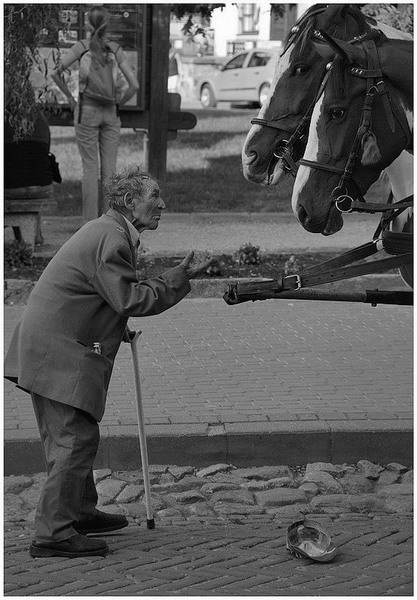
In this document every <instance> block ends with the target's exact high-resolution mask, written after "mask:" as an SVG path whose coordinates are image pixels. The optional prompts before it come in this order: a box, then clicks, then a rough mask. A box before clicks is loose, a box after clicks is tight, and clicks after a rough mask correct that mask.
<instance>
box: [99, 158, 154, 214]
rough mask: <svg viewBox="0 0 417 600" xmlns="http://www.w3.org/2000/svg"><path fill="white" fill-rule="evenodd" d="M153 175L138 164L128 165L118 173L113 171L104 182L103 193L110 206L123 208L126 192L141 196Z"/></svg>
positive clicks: (152, 179)
mask: <svg viewBox="0 0 417 600" xmlns="http://www.w3.org/2000/svg"><path fill="white" fill-rule="evenodd" d="M150 181H152V182H155V183H157V181H156V179H155V177H153V175H151V174H150V173H148V172H147V171H145V170H143V169H142V168H141V167H140V166H138V165H128V166H127V167H125V168H124V169H123V170H122V171H120V172H119V173H113V175H111V176H110V177H108V178H107V179H106V181H105V182H104V186H103V189H104V195H105V198H106V200H107V201H108V203H109V206H110V208H114V209H116V210H118V209H120V208H125V198H126V194H128V195H131V196H136V197H139V198H141V197H142V195H143V193H144V191H145V190H146V189H148V186H149V183H150Z"/></svg>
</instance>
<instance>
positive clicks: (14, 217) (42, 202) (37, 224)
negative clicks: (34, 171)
mask: <svg viewBox="0 0 417 600" xmlns="http://www.w3.org/2000/svg"><path fill="white" fill-rule="evenodd" d="M52 193H53V188H52V185H46V186H29V187H24V188H13V189H6V190H5V194H4V227H12V228H13V233H14V237H15V239H16V240H18V241H23V242H25V243H26V244H29V245H30V246H31V248H32V251H34V250H35V245H36V244H42V243H43V236H42V232H41V220H40V219H41V212H42V211H43V210H45V209H47V208H48V209H50V208H51V207H55V206H56V202H55V200H54V199H53V195H52Z"/></svg>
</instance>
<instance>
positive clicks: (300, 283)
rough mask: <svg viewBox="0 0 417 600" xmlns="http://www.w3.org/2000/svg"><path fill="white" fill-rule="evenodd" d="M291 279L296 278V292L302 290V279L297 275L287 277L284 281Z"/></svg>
mask: <svg viewBox="0 0 417 600" xmlns="http://www.w3.org/2000/svg"><path fill="white" fill-rule="evenodd" d="M291 277H295V283H296V285H297V287H296V288H295V289H296V290H300V289H301V288H302V287H303V286H302V282H301V277H300V276H299V275H297V274H294V275H287V277H284V279H287V280H288V279H290V278H291Z"/></svg>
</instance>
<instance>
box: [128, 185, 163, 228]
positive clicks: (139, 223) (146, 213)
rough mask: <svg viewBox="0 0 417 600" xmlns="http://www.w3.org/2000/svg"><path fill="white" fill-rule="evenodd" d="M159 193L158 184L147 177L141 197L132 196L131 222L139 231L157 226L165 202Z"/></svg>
mask: <svg viewBox="0 0 417 600" xmlns="http://www.w3.org/2000/svg"><path fill="white" fill-rule="evenodd" d="M160 193H161V191H160V189H159V186H158V184H157V183H156V182H155V181H153V180H152V179H148V180H146V181H145V182H144V193H143V196H142V198H139V197H137V196H134V198H133V201H134V207H133V209H132V223H133V225H134V227H136V229H137V230H138V231H139V232H141V231H144V230H145V229H156V228H157V227H158V225H159V219H160V218H161V212H162V211H163V210H164V209H165V202H164V201H163V200H162V198H161V196H160Z"/></svg>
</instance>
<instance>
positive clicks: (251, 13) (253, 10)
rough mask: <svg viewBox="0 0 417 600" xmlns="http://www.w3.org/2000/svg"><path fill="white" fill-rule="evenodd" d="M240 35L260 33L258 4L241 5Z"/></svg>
mask: <svg viewBox="0 0 417 600" xmlns="http://www.w3.org/2000/svg"><path fill="white" fill-rule="evenodd" d="M238 14H239V35H245V34H249V33H251V34H253V33H259V31H258V24H259V6H258V5H257V4H254V3H252V4H239V5H238Z"/></svg>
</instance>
